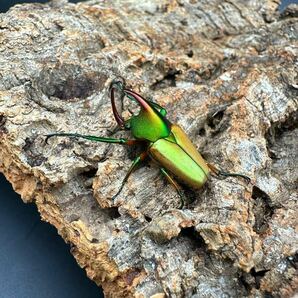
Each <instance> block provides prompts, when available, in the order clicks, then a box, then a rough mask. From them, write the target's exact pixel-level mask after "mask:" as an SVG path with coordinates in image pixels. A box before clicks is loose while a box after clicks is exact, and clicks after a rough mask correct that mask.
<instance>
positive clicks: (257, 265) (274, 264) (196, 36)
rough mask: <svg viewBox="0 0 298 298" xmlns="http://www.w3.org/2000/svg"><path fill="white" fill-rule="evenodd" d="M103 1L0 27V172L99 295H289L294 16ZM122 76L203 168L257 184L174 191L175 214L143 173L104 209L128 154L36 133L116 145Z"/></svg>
mask: <svg viewBox="0 0 298 298" xmlns="http://www.w3.org/2000/svg"><path fill="white" fill-rule="evenodd" d="M109 2H110V3H108V2H103V1H89V2H82V3H79V4H71V3H67V2H65V1H53V2H51V3H49V4H23V5H17V6H15V7H13V8H11V9H10V10H9V11H8V12H7V13H5V14H1V15H0V53H1V55H0V65H1V68H0V90H1V91H0V170H1V172H3V173H4V174H5V176H6V178H7V179H8V180H9V181H10V182H11V183H12V185H13V187H14V189H15V191H16V192H18V193H19V194H21V196H22V199H23V200H24V202H33V203H35V204H36V205H37V207H38V210H39V212H40V214H41V217H42V219H43V220H45V221H48V222H50V223H51V224H52V225H54V226H55V227H56V228H57V230H58V233H59V234H60V235H61V236H62V237H63V239H64V240H65V241H66V242H68V243H70V244H71V247H72V248H71V252H72V254H73V255H74V256H75V258H76V259H77V262H78V263H79V265H80V266H81V267H83V268H85V269H86V272H87V274H88V276H89V277H90V278H91V279H92V280H94V281H95V282H96V283H97V284H98V285H101V286H102V287H103V289H104V292H105V295H106V297H155V298H157V297H193V298H195V297H265V296H266V295H267V296H266V297H269V296H270V295H271V296H272V297H291V296H293V295H294V293H295V291H296V290H297V283H298V278H297V272H296V268H297V248H298V234H297V198H298V195H297V177H298V170H297V163H298V153H297V145H298V126H297V106H298V102H297V89H298V82H297V56H298V55H297V54H298V43H297V37H298V22H297V21H298V18H297V12H298V8H297V5H292V6H291V7H290V8H289V9H288V10H286V11H285V12H284V13H283V14H279V12H278V4H279V1H276V0H262V1H260V0H250V1H246V0H224V1H221V0H212V1H180V0H176V1H175V0H162V1H157V0H154V1H150V2H148V1H123V0H121V1H120V0H117V1H109ZM118 76H122V77H124V78H125V79H126V81H127V84H128V86H129V87H130V88H131V89H133V90H135V91H137V92H139V93H141V94H142V95H143V96H144V97H145V98H151V99H153V100H154V101H156V102H158V103H159V104H160V105H162V106H164V107H165V108H166V109H167V110H168V118H169V120H170V121H171V122H173V123H178V124H179V125H180V126H181V127H182V128H183V129H184V130H185V132H186V133H187V134H188V135H189V137H190V139H191V140H192V141H193V143H194V144H195V145H196V147H197V148H198V150H199V151H200V152H201V153H202V155H203V156H204V157H205V159H206V160H207V161H208V162H210V163H213V164H215V165H216V166H218V167H220V168H223V169H225V170H226V171H230V172H239V173H242V174H244V175H247V176H249V177H251V179H252V183H250V184H249V183H247V182H246V181H245V180H243V179H241V178H227V179H224V180H219V179H216V178H215V177H211V178H210V179H209V180H208V182H207V184H206V185H205V186H204V187H203V188H202V189H200V190H192V189H190V188H189V187H187V186H183V189H184V192H185V195H186V197H187V198H188V200H189V202H188V204H187V205H186V206H185V207H184V208H183V209H182V210H180V209H178V208H177V206H178V205H179V196H178V195H177V194H176V192H175V190H174V189H173V188H172V186H171V185H168V184H167V183H166V182H165V181H164V180H163V179H162V177H161V176H160V175H159V170H158V168H157V167H156V165H154V164H153V163H151V162H148V163H145V165H144V166H143V167H141V168H140V169H138V170H137V171H136V172H134V173H133V174H132V175H131V177H130V178H129V180H128V182H127V183H126V185H125V187H124V188H123V190H122V192H121V193H120V195H119V196H118V197H117V199H116V200H115V202H112V200H111V197H112V196H113V195H114V194H115V193H116V192H117V190H118V189H119V187H120V184H121V182H122V179H123V177H124V175H125V173H126V172H127V170H128V168H129V166H130V163H131V160H132V159H133V158H134V156H136V153H137V152H139V151H138V150H139V149H138V148H137V147H136V148H133V149H130V148H127V147H125V146H118V145H114V144H104V143H94V142H89V141H85V140H81V139H73V138H72V139H70V138H52V139H50V140H49V142H48V143H46V142H45V137H44V135H45V134H48V133H53V132H58V131H59V132H61V131H63V132H77V133H80V134H89V135H99V136H108V135H110V134H111V133H110V130H111V129H113V127H114V126H115V121H114V120H113V116H112V111H111V107H110V102H109V98H108V86H109V84H110V82H111V81H112V79H114V78H115V77H118ZM114 136H115V137H129V133H127V132H117V133H116V134H115V135H114ZM268 295H269V296H268ZM271 296H270V297H271Z"/></svg>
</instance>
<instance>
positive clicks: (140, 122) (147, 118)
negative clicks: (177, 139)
mask: <svg viewBox="0 0 298 298" xmlns="http://www.w3.org/2000/svg"><path fill="white" fill-rule="evenodd" d="M115 90H118V91H120V92H121V101H123V99H124V97H125V96H126V97H128V98H129V99H130V100H133V101H135V102H136V103H137V104H138V105H139V106H140V112H139V114H137V115H133V116H132V117H131V118H129V119H128V120H124V119H123V117H122V116H121V115H120V114H119V112H118V111H117V108H116V103H115ZM110 92H111V104H112V110H113V114H114V117H115V120H116V121H117V123H118V125H119V126H120V127H121V128H123V129H131V131H132V134H133V136H134V137H135V138H137V139H143V140H147V141H150V142H155V141H156V140H158V139H160V138H163V137H167V136H168V135H169V134H170V130H171V128H170V126H171V124H170V122H169V121H168V120H167V119H166V118H165V114H166V110H165V109H163V108H162V107H160V106H158V105H157V104H155V103H152V102H150V101H147V100H146V99H145V98H143V97H142V96H141V95H139V94H138V93H136V92H134V91H132V90H130V89H127V88H125V86H124V81H120V80H117V81H113V82H112V84H111V86H110Z"/></svg>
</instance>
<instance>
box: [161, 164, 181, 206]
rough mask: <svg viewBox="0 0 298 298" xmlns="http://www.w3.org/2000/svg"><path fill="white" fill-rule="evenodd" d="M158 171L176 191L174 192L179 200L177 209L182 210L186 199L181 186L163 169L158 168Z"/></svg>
mask: <svg viewBox="0 0 298 298" xmlns="http://www.w3.org/2000/svg"><path fill="white" fill-rule="evenodd" d="M160 171H161V173H162V174H163V175H164V176H165V177H166V179H167V180H168V181H169V183H170V184H172V185H173V186H174V187H175V189H176V191H177V193H178V194H179V196H180V199H181V203H180V206H179V209H182V208H183V206H184V205H185V202H186V197H185V195H184V193H183V191H182V188H181V186H180V185H179V184H178V183H177V182H176V181H175V180H174V179H173V178H172V177H171V176H170V174H169V173H168V172H167V171H166V169H165V168H160Z"/></svg>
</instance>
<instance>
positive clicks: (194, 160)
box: [46, 79, 250, 208]
mask: <svg viewBox="0 0 298 298" xmlns="http://www.w3.org/2000/svg"><path fill="white" fill-rule="evenodd" d="M115 92H119V93H120V95H121V96H120V99H121V101H122V102H123V99H124V98H125V97H127V98H128V99H130V100H132V101H134V102H136V103H137V104H138V106H139V107H140V111H139V113H138V114H137V115H135V114H132V116H131V117H130V118H129V119H127V120H124V118H123V117H122V115H121V114H120V113H119V111H118V110H117V107H116V100H115ZM110 98H111V105H112V110H113V114H114V117H115V120H116V122H117V124H118V127H119V129H122V130H130V131H131V134H132V137H133V138H132V139H124V138H119V139H117V138H107V137H99V136H92V135H81V134H77V133H52V134H48V135H46V137H47V138H46V141H47V140H48V139H49V138H51V137H54V136H59V137H76V138H83V139H86V140H90V141H95V142H105V143H115V144H122V145H129V146H132V145H137V144H141V143H143V144H145V145H146V149H145V150H144V151H143V152H142V153H141V154H139V155H138V156H137V157H136V158H135V159H134V161H133V162H132V164H131V166H130V168H129V169H128V172H127V174H126V175H125V177H124V179H123V181H122V184H121V187H120V188H119V190H118V192H117V193H116V194H115V195H114V196H113V198H112V199H113V200H114V199H115V198H116V197H117V196H118V195H119V193H120V192H121V190H122V188H123V186H124V184H125V182H126V181H127V179H128V178H129V176H130V174H131V173H132V172H133V170H134V169H135V168H136V166H137V165H139V163H140V162H142V161H143V160H145V159H146V158H150V159H152V160H153V161H154V162H155V163H156V164H157V165H158V167H159V168H160V171H161V173H162V174H163V175H164V176H165V178H166V179H167V180H168V181H169V183H170V184H172V185H173V186H174V187H175V189H176V190H177V192H178V194H179V196H180V198H181V205H180V208H182V207H183V206H184V203H185V195H184V193H183V190H182V188H181V186H180V185H179V184H178V183H177V182H176V180H175V179H176V178H177V179H178V180H179V181H181V182H183V183H184V184H186V185H188V186H190V187H192V188H194V189H198V188H200V187H202V186H203V185H204V184H205V183H206V181H207V179H208V177H209V176H210V174H211V173H213V174H215V175H216V176H217V177H219V176H224V177H228V176H234V177H242V178H244V179H246V180H247V181H250V178H249V177H247V176H245V175H242V174H238V173H228V172H224V171H221V170H219V169H217V168H216V167H214V166H213V165H211V164H209V163H207V162H206V161H205V160H204V159H203V157H202V156H201V154H200V153H199V152H198V151H197V149H196V147H195V146H194V145H193V143H192V142H191V140H190V139H189V138H188V136H187V135H186V134H185V132H184V131H183V129H182V128H181V127H180V126H178V125H177V124H173V123H171V122H170V121H169V120H168V119H167V118H166V115H167V111H166V110H165V109H164V108H163V107H162V106H160V105H159V104H157V103H156V102H153V101H150V100H147V99H145V98H143V97H142V96H141V95H139V94H138V93H136V92H134V91H132V90H130V89H128V88H126V86H125V82H124V80H119V79H118V80H114V81H112V83H111V85H110Z"/></svg>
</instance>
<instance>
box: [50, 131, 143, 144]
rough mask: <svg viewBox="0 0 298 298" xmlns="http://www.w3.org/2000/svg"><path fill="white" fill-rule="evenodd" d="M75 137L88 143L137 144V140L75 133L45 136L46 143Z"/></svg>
mask: <svg viewBox="0 0 298 298" xmlns="http://www.w3.org/2000/svg"><path fill="white" fill-rule="evenodd" d="M55 136H56V137H75V138H82V139H86V140H89V141H94V142H104V143H115V144H123V145H135V144H137V143H139V142H140V141H139V140H128V139H123V138H121V139H115V138H104V137H97V136H88V135H80V134H77V133H52V134H48V135H46V143H47V142H48V140H49V138H52V137H55Z"/></svg>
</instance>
